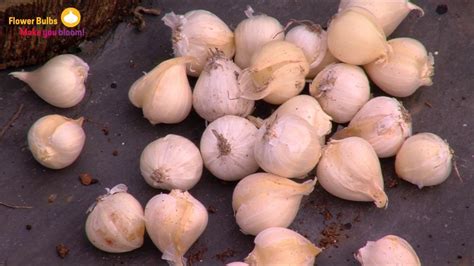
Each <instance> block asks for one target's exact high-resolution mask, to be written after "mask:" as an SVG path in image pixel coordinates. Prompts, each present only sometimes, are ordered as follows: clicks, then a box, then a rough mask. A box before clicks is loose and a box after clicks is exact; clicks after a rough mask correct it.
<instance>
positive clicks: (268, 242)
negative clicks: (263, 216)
mask: <svg viewBox="0 0 474 266" xmlns="http://www.w3.org/2000/svg"><path fill="white" fill-rule="evenodd" d="M254 242H255V248H254V249H253V250H252V252H251V253H250V254H249V255H248V257H247V258H245V262H246V263H248V264H249V265H251V266H256V265H298V266H312V265H314V260H315V259H316V256H318V254H319V253H321V249H319V248H318V247H316V246H315V245H314V244H313V243H311V241H309V240H308V239H306V238H305V237H303V236H302V235H300V234H298V233H297V232H295V231H292V230H290V229H286V228H281V227H271V228H268V229H266V230H264V231H262V232H260V233H259V234H258V235H257V237H255V240H254Z"/></svg>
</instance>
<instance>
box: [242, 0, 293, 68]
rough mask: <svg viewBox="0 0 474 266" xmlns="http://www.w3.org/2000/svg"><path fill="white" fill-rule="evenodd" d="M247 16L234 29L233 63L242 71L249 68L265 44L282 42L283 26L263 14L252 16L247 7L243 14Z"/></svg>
mask: <svg viewBox="0 0 474 266" xmlns="http://www.w3.org/2000/svg"><path fill="white" fill-rule="evenodd" d="M244 13H245V15H246V16H247V18H246V19H244V20H242V21H241V22H240V23H239V25H237V27H236V28H235V31H234V34H235V49H236V51H235V63H236V64H237V65H238V66H239V67H241V68H242V69H244V68H247V67H249V66H250V64H251V62H250V60H251V58H252V56H253V55H254V53H256V52H257V51H258V50H260V48H262V47H263V46H264V45H265V44H267V43H269V42H271V41H275V40H283V39H284V38H285V33H284V29H283V26H282V25H281V24H280V22H278V20H277V19H275V18H273V17H270V16H267V15H265V14H259V15H254V14H253V13H254V11H253V9H252V8H251V7H250V6H248V7H247V10H246V11H245V12H244Z"/></svg>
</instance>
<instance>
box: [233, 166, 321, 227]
mask: <svg viewBox="0 0 474 266" xmlns="http://www.w3.org/2000/svg"><path fill="white" fill-rule="evenodd" d="M315 185H316V178H315V179H314V180H308V181H306V182H304V183H301V184H300V183H296V182H294V181H292V180H290V179H288V178H284V177H280V176H277V175H272V174H267V173H256V174H253V175H249V176H247V177H245V178H244V179H242V180H241V181H240V182H239V183H238V184H237V186H236V187H235V189H234V193H233V195H232V208H233V209H234V213H235V219H236V222H237V224H238V225H239V227H240V230H241V231H242V232H243V233H244V234H250V235H257V234H258V233H260V232H261V231H263V230H265V229H267V228H269V227H275V226H278V227H288V226H289V225H290V224H291V223H292V222H293V220H294V219H295V217H296V214H297V213H298V210H299V208H300V204H301V200H302V198H303V196H307V195H309V194H310V193H311V192H312V191H313V189H314V186H315Z"/></svg>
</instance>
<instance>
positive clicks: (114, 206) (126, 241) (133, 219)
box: [86, 184, 145, 253]
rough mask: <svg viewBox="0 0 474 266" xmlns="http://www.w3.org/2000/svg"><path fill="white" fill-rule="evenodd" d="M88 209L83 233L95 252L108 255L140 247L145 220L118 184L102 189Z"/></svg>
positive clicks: (136, 203)
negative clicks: (105, 192) (101, 193)
mask: <svg viewBox="0 0 474 266" xmlns="http://www.w3.org/2000/svg"><path fill="white" fill-rule="evenodd" d="M106 190H107V194H106V195H102V196H100V197H99V198H97V202H96V203H95V204H94V205H93V206H92V207H91V208H90V209H89V211H88V212H89V215H88V216H87V220H86V234H87V238H88V239H89V241H90V242H91V243H92V244H93V245H94V246H95V247H97V248H98V249H100V250H103V251H106V252H110V253H122V252H128V251H132V250H134V249H137V248H139V247H141V246H142V245H143V236H144V234H145V221H144V219H143V208H142V206H141V205H140V203H139V202H138V201H137V200H136V199H135V198H134V197H133V196H132V195H130V194H128V193H127V186H125V185H123V184H120V185H117V186H115V187H113V188H112V189H106Z"/></svg>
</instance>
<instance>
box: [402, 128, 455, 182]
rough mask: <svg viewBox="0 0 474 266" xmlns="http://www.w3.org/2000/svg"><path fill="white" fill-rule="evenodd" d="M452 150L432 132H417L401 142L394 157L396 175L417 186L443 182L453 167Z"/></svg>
mask: <svg viewBox="0 0 474 266" xmlns="http://www.w3.org/2000/svg"><path fill="white" fill-rule="evenodd" d="M452 159H453V152H452V150H451V148H449V145H448V143H447V142H446V141H444V140H443V139H441V138H440V137H438V136H437V135H435V134H432V133H419V134H416V135H413V136H411V137H409V138H408V139H407V140H405V142H404V143H403V145H402V147H401V148H400V150H399V151H398V153H397V157H396V158H395V171H396V172H397V175H398V176H399V177H400V178H401V179H404V180H406V181H408V182H410V183H412V184H415V185H417V186H418V187H419V188H422V187H424V186H434V185H438V184H441V183H443V182H444V181H445V180H446V179H447V178H448V177H449V175H450V173H451V169H452V167H453V163H452Z"/></svg>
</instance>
